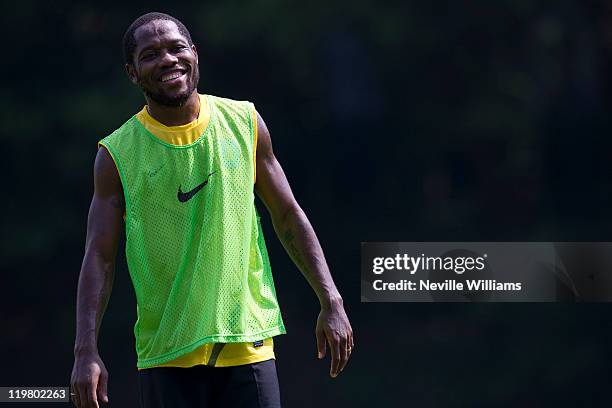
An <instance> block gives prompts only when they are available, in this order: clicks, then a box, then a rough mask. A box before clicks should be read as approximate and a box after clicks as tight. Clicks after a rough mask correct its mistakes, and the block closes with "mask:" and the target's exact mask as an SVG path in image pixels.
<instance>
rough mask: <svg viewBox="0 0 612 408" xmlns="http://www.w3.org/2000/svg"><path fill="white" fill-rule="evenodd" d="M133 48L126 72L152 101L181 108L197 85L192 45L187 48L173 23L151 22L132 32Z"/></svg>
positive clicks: (195, 55) (195, 60) (186, 42)
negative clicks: (134, 47)
mask: <svg viewBox="0 0 612 408" xmlns="http://www.w3.org/2000/svg"><path fill="white" fill-rule="evenodd" d="M134 39H135V40H136V49H135V50H134V59H133V63H132V64H127V65H126V69H127V71H128V75H129V77H130V80H131V81H132V82H134V83H135V84H138V86H140V88H141V89H142V90H143V92H144V93H145V94H146V95H147V96H148V97H149V98H150V99H152V100H153V101H155V102H157V103H159V104H161V105H165V106H182V105H183V104H184V103H185V102H186V101H187V99H188V98H189V96H190V95H191V94H192V93H193V91H194V90H195V89H196V87H197V86H198V81H199V80H200V72H199V69H198V54H197V52H196V48H195V45H192V46H190V45H189V42H188V41H187V38H185V37H184V36H183V35H182V34H181V33H180V32H179V30H178V27H177V26H176V24H175V23H174V22H173V21H167V20H155V21H151V22H150V23H147V24H145V25H143V26H141V27H138V29H137V30H136V31H135V32H134Z"/></svg>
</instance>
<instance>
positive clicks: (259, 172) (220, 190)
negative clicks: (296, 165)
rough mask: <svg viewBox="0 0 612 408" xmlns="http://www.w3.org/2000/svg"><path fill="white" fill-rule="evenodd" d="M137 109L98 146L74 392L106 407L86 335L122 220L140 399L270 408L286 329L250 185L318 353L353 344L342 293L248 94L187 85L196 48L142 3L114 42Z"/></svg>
mask: <svg viewBox="0 0 612 408" xmlns="http://www.w3.org/2000/svg"><path fill="white" fill-rule="evenodd" d="M123 45H124V53H125V59H126V60H125V62H126V70H127V74H128V76H129V78H130V80H131V81H132V82H133V83H134V84H136V85H138V86H139V87H140V88H141V89H142V91H143V93H144V96H145V100H146V105H145V106H144V107H143V109H142V110H141V111H140V112H138V113H136V114H135V115H134V116H132V117H131V118H130V119H129V120H128V121H127V122H125V123H124V124H123V125H122V126H121V127H120V128H119V129H117V130H116V131H115V132H113V133H112V134H111V135H109V136H107V137H105V138H104V139H102V140H101V141H100V142H99V149H98V153H97V156H96V160H95V164H94V196H93V199H92V202H91V207H90V210H89V217H88V224H87V241H86V249H85V256H84V259H83V265H82V268H81V273H80V277H79V284H78V293H77V332H76V341H75V349H74V351H75V361H74V367H73V371H72V379H71V385H72V393H71V394H72V400H73V401H74V403H75V405H77V406H78V407H97V406H98V404H99V402H104V403H107V402H108V400H109V397H108V392H107V384H108V372H107V370H106V368H105V367H104V364H103V362H102V360H101V358H100V356H99V354H98V349H97V337H98V332H99V328H100V323H101V320H102V316H103V314H104V311H105V309H106V305H107V302H108V299H109V296H110V293H111V288H112V282H113V275H114V270H115V258H116V253H117V244H118V240H119V236H120V232H121V229H122V228H123V222H122V221H123V220H125V233H126V248H125V251H126V257H127V263H128V269H129V272H130V276H131V279H132V283H133V285H134V290H135V293H136V301H137V305H138V308H137V314H138V320H137V322H136V325H135V327H134V334H135V337H136V351H137V355H138V362H137V365H138V369H139V371H138V380H139V393H140V404H141V406H142V407H147V408H149V407H278V406H280V397H279V388H278V379H277V375H276V366H275V360H274V351H273V342H272V338H273V337H274V336H277V335H280V334H283V333H285V328H284V325H283V321H282V318H281V313H280V310H279V306H278V302H277V299H276V293H275V288H274V283H273V280H272V273H271V269H270V263H269V261H268V255H267V251H266V245H265V241H264V237H263V234H262V229H261V225H260V222H259V216H258V215H257V211H256V209H255V205H254V196H255V193H257V195H258V196H259V197H260V198H261V200H262V201H263V202H264V204H265V205H266V207H267V209H268V211H269V213H270V215H271V218H272V222H273V224H274V229H275V231H276V233H277V235H278V237H279V239H280V240H281V242H282V243H283V246H284V247H285V249H286V250H287V252H288V253H289V255H290V256H291V258H292V260H293V261H294V263H295V264H296V266H297V267H298V268H299V269H300V271H301V272H302V273H303V275H304V276H305V278H306V279H307V281H308V283H309V284H310V285H311V287H312V288H313V290H314V291H315V293H316V295H317V297H318V299H319V302H320V304H321V311H320V313H319V316H318V319H317V324H316V339H317V349H318V356H319V358H323V357H324V355H325V353H326V348H327V347H329V349H330V352H331V356H332V359H331V369H330V375H331V376H332V377H335V376H337V375H338V373H340V372H341V371H342V370H343V369H344V367H345V365H346V363H347V361H348V359H349V357H350V354H351V350H352V347H353V334H352V329H351V326H350V323H349V321H348V318H347V316H346V313H345V311H344V307H343V302H342V298H341V296H340V294H339V293H338V290H337V289H336V286H335V285H334V282H333V280H332V277H331V275H330V272H329V269H328V267H327V264H326V262H325V258H324V256H323V251H322V250H321V246H320V245H319V242H318V240H317V237H316V235H315V233H314V231H313V229H312V227H311V225H310V223H309V221H308V219H307V218H306V215H305V214H304V212H303V211H302V209H301V208H300V206H299V205H298V203H297V202H296V201H295V198H294V197H293V194H292V192H291V189H290V187H289V184H288V182H287V179H286V177H285V174H284V172H283V170H282V168H281V166H280V164H279V163H278V161H277V160H276V158H275V157H274V154H273V151H272V144H271V141H270V134H269V132H268V129H267V128H266V125H265V123H264V121H263V120H262V118H261V116H260V115H259V114H258V113H257V111H256V110H255V108H254V106H253V104H251V103H249V102H242V101H234V100H230V99H225V98H219V97H215V96H211V95H200V94H198V92H197V85H198V80H199V69H198V53H197V49H196V47H195V45H193V43H192V40H191V36H190V34H189V31H188V30H187V28H185V26H184V25H183V24H182V23H181V22H180V21H178V20H177V19H175V18H173V17H171V16H169V15H166V14H162V13H149V14H145V15H143V16H141V17H139V18H138V19H136V20H135V21H134V22H133V23H132V24H131V25H130V27H129V28H128V30H127V32H126V34H125V36H124V40H123Z"/></svg>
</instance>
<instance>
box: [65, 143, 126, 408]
mask: <svg viewBox="0 0 612 408" xmlns="http://www.w3.org/2000/svg"><path fill="white" fill-rule="evenodd" d="M124 211H125V203H124V199H123V191H122V187H121V181H120V179H119V176H118V174H117V169H116V168H115V164H114V162H113V159H112V157H111V156H110V154H109V152H108V151H107V150H106V148H104V147H102V148H100V149H99V150H98V154H97V156H96V161H95V164H94V195H93V199H92V201H91V206H90V208H89V216H88V219H87V240H86V245H85V256H84V258H83V264H82V266H81V273H80V276H79V284H78V290H77V316H76V340H75V345H74V356H75V359H74V367H73V370H72V378H71V385H72V392H73V393H74V394H75V395H73V401H74V402H75V405H76V406H77V407H98V406H99V405H98V398H99V399H100V400H101V401H103V402H108V396H107V384H108V372H107V371H106V368H105V367H104V364H103V363H102V360H101V359H100V356H99V354H98V346H97V339H98V332H99V329H100V323H101V322H102V316H103V315H104V312H105V310H106V306H107V304H108V299H109V297H110V294H111V290H112V285H113V279H114V272H115V258H116V255H117V245H118V241H119V236H120V231H121V225H122V223H121V218H122V216H123V212H124Z"/></svg>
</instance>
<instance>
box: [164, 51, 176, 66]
mask: <svg viewBox="0 0 612 408" xmlns="http://www.w3.org/2000/svg"><path fill="white" fill-rule="evenodd" d="M177 62H178V58H177V57H176V55H173V54H172V53H171V52H168V51H164V52H163V53H162V54H161V61H160V63H161V64H162V65H167V66H172V65H174V64H176V63H177Z"/></svg>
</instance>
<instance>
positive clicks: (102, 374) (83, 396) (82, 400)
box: [70, 353, 108, 408]
mask: <svg viewBox="0 0 612 408" xmlns="http://www.w3.org/2000/svg"><path fill="white" fill-rule="evenodd" d="M70 385H71V387H70V388H71V391H70V394H71V395H70V396H71V398H72V402H73V403H74V405H75V406H76V407H77V408H94V407H95V408H99V406H100V405H99V403H98V400H100V401H101V402H104V403H105V404H108V392H107V390H108V371H106V367H104V363H103V362H102V360H101V359H100V356H99V355H98V353H92V354H88V355H86V356H79V357H75V359H74V366H73V368H72V376H71V378H70Z"/></svg>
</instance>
